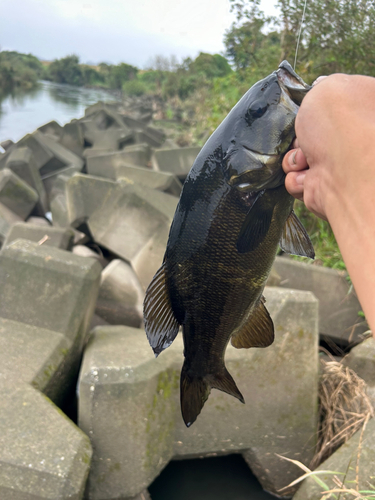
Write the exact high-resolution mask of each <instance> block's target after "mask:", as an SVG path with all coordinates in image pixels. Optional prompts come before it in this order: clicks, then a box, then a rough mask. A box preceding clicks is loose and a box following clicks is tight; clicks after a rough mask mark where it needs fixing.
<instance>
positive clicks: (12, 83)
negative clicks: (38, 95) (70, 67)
mask: <svg viewBox="0 0 375 500" xmlns="http://www.w3.org/2000/svg"><path fill="white" fill-rule="evenodd" d="M43 75H44V68H43V65H42V63H41V62H40V61H39V59H38V58H36V57H35V56H32V55H31V54H19V53H18V52H14V51H5V50H4V51H1V52H0V95H1V94H3V93H5V92H8V91H10V90H13V89H15V88H22V89H31V88H33V87H35V86H36V85H37V82H38V80H40V79H41V78H43Z"/></svg>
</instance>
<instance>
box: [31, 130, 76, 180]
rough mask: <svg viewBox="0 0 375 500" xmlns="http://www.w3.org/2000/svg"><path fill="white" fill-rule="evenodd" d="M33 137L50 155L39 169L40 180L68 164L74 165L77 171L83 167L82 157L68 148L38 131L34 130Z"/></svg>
mask: <svg viewBox="0 0 375 500" xmlns="http://www.w3.org/2000/svg"><path fill="white" fill-rule="evenodd" d="M33 137H34V138H35V140H37V141H38V142H39V144H41V146H42V147H43V148H44V149H45V150H47V151H49V152H50V154H51V155H52V159H51V160H50V161H49V162H47V163H46V164H44V165H43V166H42V167H41V168H40V169H39V173H40V176H41V177H42V180H43V179H44V178H45V177H46V176H48V175H49V174H50V173H51V172H55V171H57V170H63V169H64V168H66V167H68V166H71V167H75V168H76V170H77V171H81V170H82V169H83V165H84V162H83V160H82V158H80V157H79V156H77V155H75V154H74V153H73V152H72V151H70V150H69V149H67V148H65V147H64V146H62V145H61V144H59V143H58V142H56V141H54V140H53V139H51V138H50V137H48V136H46V135H44V134H42V133H41V132H38V131H37V132H34V134H33Z"/></svg>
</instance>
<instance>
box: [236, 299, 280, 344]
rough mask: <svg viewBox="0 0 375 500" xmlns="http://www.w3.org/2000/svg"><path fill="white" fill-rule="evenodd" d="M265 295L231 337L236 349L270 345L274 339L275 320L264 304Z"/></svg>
mask: <svg viewBox="0 0 375 500" xmlns="http://www.w3.org/2000/svg"><path fill="white" fill-rule="evenodd" d="M264 302H265V299H264V297H262V298H261V300H260V301H259V302H258V304H257V305H256V306H255V308H254V310H253V311H252V313H251V314H250V316H249V318H248V320H247V321H246V323H245V324H244V325H242V327H241V328H240V330H238V331H237V332H236V333H235V334H234V335H232V338H231V344H232V346H233V347H236V349H248V348H249V347H268V346H269V345H271V344H272V342H273V341H274V338H275V335H274V329H273V321H272V319H271V316H270V315H269V312H268V311H267V309H266V306H265V305H264Z"/></svg>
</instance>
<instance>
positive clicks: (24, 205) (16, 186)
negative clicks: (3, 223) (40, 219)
mask: <svg viewBox="0 0 375 500" xmlns="http://www.w3.org/2000/svg"><path fill="white" fill-rule="evenodd" d="M37 201H38V193H37V192H36V191H35V189H33V188H32V187H31V186H29V184H27V183H26V182H25V181H23V180H22V179H21V178H20V177H18V175H16V174H15V173H14V172H12V170H10V169H9V168H4V169H2V170H0V203H2V204H3V205H5V206H6V207H8V208H9V210H11V211H12V212H13V213H15V214H16V215H18V216H19V217H21V219H24V220H25V219H26V218H27V217H28V216H29V215H30V213H31V212H32V210H33V208H34V207H35V205H36V203H37Z"/></svg>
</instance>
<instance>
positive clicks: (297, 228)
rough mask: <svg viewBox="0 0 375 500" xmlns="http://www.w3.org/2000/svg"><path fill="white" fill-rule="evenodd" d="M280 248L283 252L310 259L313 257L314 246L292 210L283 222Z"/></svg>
mask: <svg viewBox="0 0 375 500" xmlns="http://www.w3.org/2000/svg"><path fill="white" fill-rule="evenodd" d="M280 248H281V250H283V252H286V253H291V254H293V255H301V256H302V257H310V259H313V258H314V257H315V252H314V247H313V245H312V243H311V240H310V238H309V235H308V234H307V232H306V229H305V228H304V227H303V225H302V222H301V221H300V220H299V218H298V217H297V216H296V214H295V213H294V211H293V210H292V211H291V213H290V215H289V217H288V218H287V220H286V222H285V226H284V229H283V233H282V235H281V240H280Z"/></svg>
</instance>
